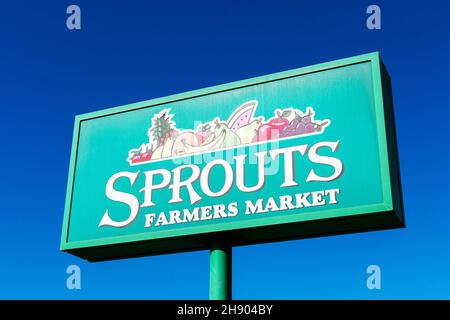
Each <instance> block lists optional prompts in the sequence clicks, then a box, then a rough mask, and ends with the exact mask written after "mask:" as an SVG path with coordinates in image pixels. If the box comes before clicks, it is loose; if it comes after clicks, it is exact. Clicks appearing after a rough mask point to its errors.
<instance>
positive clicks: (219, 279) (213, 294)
mask: <svg viewBox="0 0 450 320" xmlns="http://www.w3.org/2000/svg"><path fill="white" fill-rule="evenodd" d="M231 255H232V248H231V247H230V246H228V245H225V244H223V243H214V244H213V245H212V247H211V251H210V253H209V299H210V300H229V299H231Z"/></svg>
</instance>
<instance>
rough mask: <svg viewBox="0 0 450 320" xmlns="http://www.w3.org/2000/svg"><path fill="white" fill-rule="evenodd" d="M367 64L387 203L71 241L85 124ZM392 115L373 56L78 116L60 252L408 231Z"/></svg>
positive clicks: (94, 254)
mask: <svg viewBox="0 0 450 320" xmlns="http://www.w3.org/2000/svg"><path fill="white" fill-rule="evenodd" d="M365 62H370V63H371V74H372V83H373V96H374V105H375V118H376V128H377V134H378V135H377V140H378V145H379V150H378V152H379V158H380V172H381V181H382V189H383V203H379V204H373V205H366V206H362V207H358V208H350V209H349V208H338V209H332V210H328V211H327V214H326V217H324V216H323V213H322V212H317V213H316V214H317V218H316V219H314V220H308V221H304V220H302V215H290V216H273V217H264V218H260V219H253V220H251V221H235V222H233V223H232V226H230V225H231V224H230V223H228V225H229V226H225V225H226V224H227V222H225V223H223V224H217V225H208V226H196V227H195V228H193V232H192V233H189V234H186V230H189V227H187V228H182V229H179V230H177V229H175V230H169V231H158V232H159V233H160V235H161V236H160V237H159V238H154V237H149V234H148V233H140V234H133V235H125V236H119V237H110V238H102V239H95V240H85V241H76V242H69V241H68V232H69V224H70V214H71V205H72V192H73V187H74V179H75V173H76V162H77V150H78V140H79V134H80V126H81V123H82V122H83V121H87V120H91V119H95V118H98V117H104V116H108V115H113V114H118V113H123V112H128V111H132V110H137V109H142V108H149V107H153V106H157V105H161V104H166V103H171V102H175V101H181V100H186V99H191V98H195V97H199V96H204V95H209V94H214V93H218V92H224V91H230V90H235V89H239V88H243V87H247V86H252V85H257V84H262V83H266V82H272V81H277V80H281V79H286V78H290V77H296V76H301V75H305V74H310V73H316V72H321V71H325V70H329V69H334V68H340V67H345V66H349V65H353V64H358V63H365ZM393 113H394V112H393V101H392V93H391V83H390V77H389V75H388V73H387V70H386V68H385V67H384V64H383V62H382V61H381V59H380V54H379V53H378V52H373V53H368V54H364V55H359V56H355V57H351V58H345V59H340V60H336V61H332V62H327V63H321V64H317V65H313V66H308V67H303V68H298V69H294V70H289V71H284V72H278V73H274V74H270V75H266V76H261V77H256V78H251V79H247V80H242V81H236V82H231V83H228V84H223V85H218V86H213V87H208V88H205V89H199V90H194V91H189V92H185V93H181V94H175V95H170V96H167V97H162V98H156V99H151V100H147V101H142V102H137V103H132V104H128V105H124V106H119V107H115V108H110V109H105V110H100V111H96V112H91V113H86V114H82V115H77V116H76V117H75V124H74V132H73V140H72V149H71V158H70V167H69V176H68V184H67V192H66V201H65V210H64V220H63V226H62V235H61V246H60V249H61V250H62V251H66V252H69V253H71V254H73V255H76V256H79V257H81V258H84V259H87V260H89V261H102V260H111V259H120V258H129V257H138V256H147V255H157V254H164V253H174V252H184V251H192V250H204V249H209V248H211V246H212V245H213V243H215V242H217V241H220V242H221V243H224V244H226V245H228V246H239V245H249V244H257V243H267V242H273V241H284V240H292V239H302V238H309V237H316V236H323V235H327V236H328V235H335V234H342V233H354V232H361V231H371V230H382V229H389V228H399V227H404V226H405V223H404V213H403V203H402V192H401V181H400V172H399V163H398V152H397V142H396V135H395V124H394V114H393ZM224 224H225V225H224ZM227 228H228V229H227ZM180 243H182V246H180Z"/></svg>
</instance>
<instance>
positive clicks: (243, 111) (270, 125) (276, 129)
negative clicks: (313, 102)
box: [127, 100, 331, 166]
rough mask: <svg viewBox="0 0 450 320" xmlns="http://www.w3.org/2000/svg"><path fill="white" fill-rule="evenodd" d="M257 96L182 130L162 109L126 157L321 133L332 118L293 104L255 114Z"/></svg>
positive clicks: (136, 159) (144, 158)
mask: <svg viewBox="0 0 450 320" xmlns="http://www.w3.org/2000/svg"><path fill="white" fill-rule="evenodd" d="M257 106H258V101H257V100H251V101H247V102H245V103H244V104H242V105H241V106H239V107H238V108H236V110H235V111H234V112H233V113H232V114H231V116H230V117H229V118H228V120H227V121H222V120H221V119H220V118H215V119H213V121H211V122H206V123H203V124H200V125H199V126H198V128H197V130H189V129H187V130H181V129H178V128H177V127H176V122H175V121H174V120H173V118H174V117H175V115H174V114H173V113H170V109H164V110H162V111H161V112H159V113H158V114H156V115H155V116H154V117H153V119H152V126H151V127H150V128H149V129H148V132H147V135H148V143H144V144H142V145H141V146H140V147H139V148H136V149H131V150H130V151H129V153H128V158H127V161H128V162H129V164H130V165H132V166H133V165H138V164H143V163H148V162H151V161H156V160H160V159H165V158H171V157H176V156H183V155H189V154H197V153H202V152H209V151H212V150H221V149H226V148H232V147H238V146H243V145H249V144H255V143H260V142H265V141H273V140H281V139H288V138H292V137H297V136H309V135H313V134H321V133H322V132H323V131H324V129H325V128H326V127H327V126H328V125H330V123H331V121H330V120H329V119H326V120H322V121H321V120H314V115H315V112H314V109H313V108H312V107H308V108H306V112H304V113H303V112H302V111H300V110H298V109H295V108H291V107H290V108H286V109H277V110H275V112H274V116H273V117H271V118H270V119H268V120H265V118H264V117H263V116H261V117H256V118H255V116H254V114H255V111H256V108H257Z"/></svg>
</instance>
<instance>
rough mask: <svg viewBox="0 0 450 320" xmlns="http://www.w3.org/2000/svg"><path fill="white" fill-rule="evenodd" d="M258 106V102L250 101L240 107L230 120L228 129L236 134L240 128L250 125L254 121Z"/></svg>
mask: <svg viewBox="0 0 450 320" xmlns="http://www.w3.org/2000/svg"><path fill="white" fill-rule="evenodd" d="M257 105H258V101H257V100H250V101H247V102H245V103H244V104H242V105H241V106H239V108H237V109H236V110H235V111H234V112H233V114H232V115H231V116H230V117H229V118H228V122H227V125H228V128H230V129H231V130H232V131H234V132H236V131H237V130H238V129H239V128H240V127H243V126H246V125H248V124H249V123H250V122H251V120H252V119H253V114H254V113H255V110H256V106H257Z"/></svg>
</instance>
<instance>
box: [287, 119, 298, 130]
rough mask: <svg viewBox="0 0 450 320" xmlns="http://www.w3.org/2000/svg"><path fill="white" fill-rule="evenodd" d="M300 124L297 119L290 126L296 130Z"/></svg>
mask: <svg viewBox="0 0 450 320" xmlns="http://www.w3.org/2000/svg"><path fill="white" fill-rule="evenodd" d="M299 123H300V121H299V120H298V119H297V118H295V119H294V120H292V121H291V123H290V124H289V127H290V128H293V129H295V128H297V126H298V124H299Z"/></svg>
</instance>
